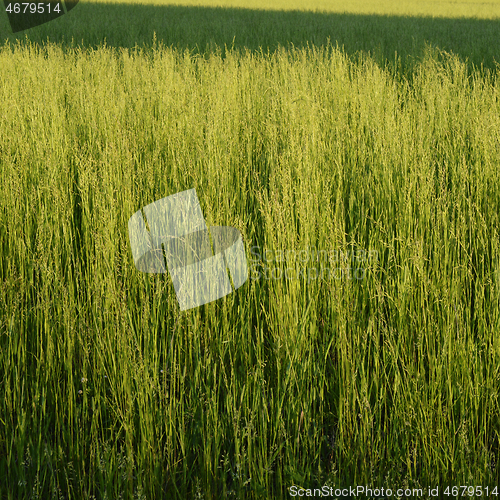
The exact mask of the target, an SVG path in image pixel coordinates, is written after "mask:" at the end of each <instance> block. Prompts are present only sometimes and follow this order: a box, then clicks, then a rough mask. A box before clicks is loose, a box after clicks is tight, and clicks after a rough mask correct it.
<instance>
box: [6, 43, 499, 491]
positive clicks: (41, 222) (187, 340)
mask: <svg viewBox="0 0 500 500" xmlns="http://www.w3.org/2000/svg"><path fill="white" fill-rule="evenodd" d="M498 78H499V77H498V73H496V72H489V73H488V72H483V73H478V72H476V73H470V72H469V70H468V67H467V66H466V65H465V64H464V63H463V62H461V61H460V60H459V59H458V58H456V57H451V56H447V55H446V54H442V53H441V54H440V53H437V52H433V51H429V52H428V53H427V55H426V57H425V58H424V59H423V60H422V61H421V62H420V63H418V64H417V65H416V66H415V69H414V72H413V73H412V75H411V78H403V77H401V76H400V75H399V76H398V75H397V74H393V73H391V72H389V71H387V70H384V69H383V68H381V67H380V66H379V65H377V64H376V63H375V62H374V60H373V59H371V58H369V57H360V58H359V59H358V60H357V61H356V62H353V61H352V60H351V59H349V58H348V57H347V56H346V55H345V54H344V53H342V52H340V51H339V50H337V49H334V48H333V47H331V46H329V47H324V48H312V49H291V50H288V51H287V50H284V49H280V50H278V51H277V52H275V53H273V54H268V55H264V54H260V55H259V54H255V53H252V52H250V51H247V52H241V51H231V50H227V51H226V52H225V54H224V57H222V56H221V53H220V51H219V52H218V51H215V52H213V53H211V54H206V55H205V56H204V57H202V56H201V55H196V54H193V53H190V52H188V51H180V50H174V49H169V48H165V47H164V46H162V44H158V45H154V46H153V49H152V50H148V51H142V50H139V49H136V50H132V51H130V50H126V49H121V50H115V49H111V48H106V47H101V48H99V49H98V50H89V51H86V50H83V49H72V50H62V48H61V47H58V46H54V45H47V46H46V47H44V48H40V47H39V46H37V45H33V44H27V45H26V46H24V47H23V46H20V45H18V46H17V47H16V46H10V45H5V46H4V47H3V48H2V49H1V51H0V94H1V95H0V129H1V131H2V132H1V135H0V200H1V203H0V207H1V211H0V248H1V255H2V259H1V266H0V278H1V285H0V286H1V292H0V380H1V387H2V392H1V393H0V457H1V458H0V477H1V478H2V480H1V482H0V491H1V497H2V498H6V499H19V498H43V499H46V498H68V499H70V498H75V499H79V498H93V497H95V498H108V499H115V498H148V499H149V498H207V499H208V498H232V497H234V498H281V497H284V498H286V497H288V496H289V494H288V492H287V488H289V487H290V486H292V485H293V484H295V485H299V486H303V487H314V486H316V487H321V486H322V485H324V484H330V485H335V486H339V485H342V486H353V485H358V484H363V485H364V484H371V485H373V486H377V485H378V486H384V487H386V488H387V487H392V488H396V487H405V486H410V487H418V486H422V487H424V488H427V487H428V486H431V487H434V486H440V487H444V486H445V485H447V484H474V485H483V486H487V485H489V486H493V485H494V484H495V481H496V480H497V479H498V476H499V467H500V466H499V465H498V462H497V457H498V453H499V431H500V423H499V422H500V420H499V403H498V388H499V362H500V341H499V337H498V331H499V317H500V316H499V313H500V306H499V298H498V297H499V285H500V281H499V279H500V276H499V274H498V270H499V266H498V264H499V256H500V254H499V250H500V248H499V242H498V229H499V218H498V213H499V200H500V186H499V177H498V173H497V169H498V162H499V159H500V145H499V132H498V131H499V126H500V114H499V111H500V103H499V101H498V85H499V83H498V82H499V79H498ZM190 188H195V189H196V191H197V194H198V197H199V199H200V203H201V205H202V208H203V212H204V214H205V217H206V221H207V224H208V225H229V226H234V227H236V228H238V229H239V230H240V232H241V233H242V235H243V238H244V241H245V245H246V249H247V256H248V257H249V262H250V257H252V255H255V253H256V252H255V250H254V253H253V254H252V248H254V249H255V247H258V249H259V250H258V252H260V254H261V257H262V259H261V260H260V261H259V262H258V263H257V264H255V263H252V262H250V263H251V264H252V266H253V265H254V264H255V268H253V267H252V268H253V269H254V271H255V272H252V273H251V275H252V276H253V277H255V273H256V272H259V270H260V271H262V276H261V279H253V278H252V279H249V280H248V282H247V283H246V284H245V285H244V286H243V287H242V288H240V289H238V290H237V292H236V293H233V294H231V295H229V296H227V297H225V298H224V299H221V300H219V301H216V302H213V303H210V304H207V305H205V306H202V307H200V308H197V309H193V310H190V311H186V312H184V313H182V314H181V313H180V312H179V308H178V305H177V301H176V298H175V293H174V290H173V286H172V284H171V282H170V279H169V277H168V275H147V274H142V273H140V272H138V271H137V270H136V269H135V267H134V264H133V261H132V255H131V251H130V248H129V242H128V234H127V221H128V218H129V217H130V216H131V215H132V214H133V213H134V212H135V211H137V210H138V209H139V208H141V207H143V206H145V205H147V204H148V203H151V202H153V201H155V200H157V199H160V198H163V197H165V196H168V195H170V194H173V193H176V192H179V191H182V190H185V189H190ZM307 248H309V249H316V250H319V251H328V252H334V251H339V250H341V251H343V252H348V251H350V250H355V251H362V250H366V251H368V250H370V251H373V252H376V253H377V255H378V258H377V259H371V260H370V261H368V262H365V263H363V266H364V268H365V272H366V276H365V277H364V279H361V280H355V279H354V280H349V279H338V278H337V277H335V276H329V277H328V276H324V277H323V279H311V277H310V276H309V275H308V272H309V268H310V267H311V266H312V265H317V263H316V264H313V263H312V262H311V261H307V262H302V261H300V260H299V259H295V260H293V261H287V262H285V263H277V262H276V261H272V262H265V261H264V260H263V259H264V254H263V252H264V250H269V251H272V252H273V253H272V254H270V253H268V254H267V255H274V256H276V255H278V253H277V252H278V251H282V252H287V251H288V252H290V255H294V254H293V253H292V252H297V253H298V252H300V251H304V250H305V249H307ZM347 264H348V265H350V264H353V262H348V263H347ZM266 266H270V267H271V268H273V269H275V270H276V271H277V272H278V271H279V270H280V269H281V270H283V269H284V268H285V267H286V266H288V267H292V268H293V269H295V271H297V272H296V274H295V275H296V276H298V279H289V280H287V279H266V278H265V275H264V272H263V271H264V267H266ZM299 271H300V272H302V274H299Z"/></svg>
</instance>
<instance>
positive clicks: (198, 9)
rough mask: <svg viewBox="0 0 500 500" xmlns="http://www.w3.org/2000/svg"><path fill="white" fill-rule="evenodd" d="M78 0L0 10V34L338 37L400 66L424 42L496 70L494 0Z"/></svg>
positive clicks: (205, 43) (117, 40) (225, 40)
mask: <svg viewBox="0 0 500 500" xmlns="http://www.w3.org/2000/svg"><path fill="white" fill-rule="evenodd" d="M180 4H181V5H176V4H174V2H160V1H147V2H144V3H138V2H123V3H119V2H107V3H103V2H98V3H93V2H86V1H81V2H80V3H79V4H78V5H77V6H76V8H75V9H73V10H72V11H71V12H69V13H68V14H67V15H65V16H63V17H62V18H60V19H58V20H56V21H52V22H50V23H47V24H44V25H42V26H39V27H36V28H33V29H31V30H28V31H25V32H20V33H17V34H15V35H14V34H13V33H12V32H11V30H10V27H9V26H8V23H7V15H6V13H5V12H4V13H2V15H0V40H1V41H2V42H3V43H5V41H7V40H8V41H9V42H11V43H16V41H17V40H19V41H22V42H23V41H25V38H26V37H27V38H28V39H29V40H30V41H32V42H34V43H38V44H42V43H45V42H47V40H49V41H51V42H55V43H58V44H61V45H63V46H65V47H68V46H69V47H75V46H82V47H93V48H97V47H98V46H99V45H100V44H102V43H103V42H104V41H106V44H107V46H110V47H129V48H133V47H134V46H136V45H137V46H138V47H144V46H146V47H151V44H152V42H153V37H156V40H158V41H162V42H163V43H164V44H165V46H167V47H175V48H177V49H181V50H183V49H185V48H189V49H190V50H193V51H195V52H197V53H210V52H212V51H213V50H214V47H216V46H217V47H220V48H221V49H222V50H224V48H225V47H226V46H227V47H234V48H239V49H242V50H244V49H250V50H253V51H260V50H263V51H264V53H266V52H267V51H268V50H270V51H275V50H276V49H277V48H278V47H279V46H285V47H288V46H290V44H293V45H294V46H295V47H304V46H307V44H313V45H315V46H322V45H327V44H328V42H329V41H330V42H331V43H332V44H333V45H334V46H335V45H337V44H338V46H339V47H340V48H343V49H344V50H345V52H346V53H347V54H348V55H350V56H354V55H355V54H357V53H359V52H363V53H370V54H371V55H372V56H373V57H374V58H375V60H376V62H378V63H379V64H383V65H386V64H391V65H393V66H394V65H395V64H396V63H395V61H399V64H400V66H401V67H402V68H403V69H404V70H405V71H408V72H411V71H412V70H411V68H412V67H413V64H414V62H415V58H421V57H422V56H423V54H424V52H425V48H426V45H430V46H432V47H437V48H439V49H441V50H445V51H447V52H451V53H454V54H456V55H458V56H459V57H461V58H462V60H466V59H467V60H468V62H469V63H470V64H471V65H475V66H478V67H480V66H481V64H483V65H484V66H486V67H487V68H490V69H494V68H495V67H496V66H495V64H496V61H497V60H498V40H500V2H499V1H495V2H490V3H483V2H477V1H473V2H436V1H427V2H420V1H419V2H410V1H404V2H399V1H397V0H390V1H389V0H386V1H375V2H374V1H372V2H362V1H356V2H349V3H347V2H340V1H320V0H318V1H316V2H300V1H299V0H294V1H291V2H285V1H274V2H273V1H269V2H264V1H259V0H254V1H251V0H249V1H248V2H247V1H243V0H238V1H225V2H223V1H221V2H209V1H206V2H195V1H192V2H180Z"/></svg>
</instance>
